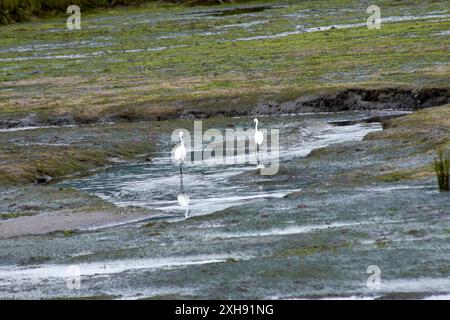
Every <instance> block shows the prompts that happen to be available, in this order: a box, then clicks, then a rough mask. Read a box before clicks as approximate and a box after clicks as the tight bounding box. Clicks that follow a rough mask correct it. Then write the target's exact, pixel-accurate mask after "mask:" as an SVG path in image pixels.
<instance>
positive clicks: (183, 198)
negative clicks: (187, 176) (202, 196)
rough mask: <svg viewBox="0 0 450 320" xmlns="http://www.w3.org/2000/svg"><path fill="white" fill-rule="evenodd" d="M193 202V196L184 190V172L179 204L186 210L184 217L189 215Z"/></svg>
mask: <svg viewBox="0 0 450 320" xmlns="http://www.w3.org/2000/svg"><path fill="white" fill-rule="evenodd" d="M190 202H191V198H190V197H189V195H188V194H187V193H186V192H185V191H184V186H183V173H180V192H179V193H178V204H179V205H180V206H181V207H182V208H183V209H185V210H186V212H185V214H184V218H185V219H187V218H188V217H189V203H190Z"/></svg>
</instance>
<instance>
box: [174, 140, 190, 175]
mask: <svg viewBox="0 0 450 320" xmlns="http://www.w3.org/2000/svg"><path fill="white" fill-rule="evenodd" d="M179 136H180V141H181V144H180V145H179V146H178V147H177V148H176V149H175V160H176V161H179V162H180V174H181V175H182V174H183V169H182V167H183V162H184V160H185V159H186V154H187V152H186V147H185V146H184V141H183V136H184V135H183V131H180V135H179Z"/></svg>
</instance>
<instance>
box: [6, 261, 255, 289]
mask: <svg viewBox="0 0 450 320" xmlns="http://www.w3.org/2000/svg"><path fill="white" fill-rule="evenodd" d="M228 259H236V260H239V259H243V258H241V257H236V256H231V255H199V256H185V257H162V258H152V259H133V260H115V261H103V262H102V261H100V262H92V263H79V264H76V266H77V267H79V270H80V274H79V275H80V276H81V277H92V276H102V275H112V274H118V273H122V272H129V271H134V270H160V269H172V268H178V267H188V266H192V265H203V264H211V263H222V262H226V261H227V260H228ZM246 259H249V257H247V258H246ZM69 267H70V265H65V264H43V265H36V266H26V267H22V266H2V267H0V286H5V285H11V284H13V283H14V282H17V281H20V282H24V281H30V282H39V281H42V280H48V279H51V278H53V279H55V278H60V279H61V278H62V279H65V278H67V277H69V276H70V275H69V274H68V268H69Z"/></svg>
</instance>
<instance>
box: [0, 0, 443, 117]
mask: <svg viewBox="0 0 450 320" xmlns="http://www.w3.org/2000/svg"><path fill="white" fill-rule="evenodd" d="M269 3H270V4H278V5H282V4H286V3H288V4H289V5H288V6H281V7H272V8H271V9H264V10H262V11H257V12H253V13H251V14H248V13H247V14H241V13H239V11H236V8H237V7H236V5H224V6H222V7H220V8H221V10H222V11H221V10H219V11H218V10H217V8H214V9H211V8H210V7H196V8H186V7H185V6H178V5H174V6H169V7H167V6H161V5H158V4H147V5H145V6H143V7H141V8H139V9H137V8H128V9H124V8H116V9H111V10H108V11H98V12H95V13H94V12H92V13H88V14H86V15H83V16H82V29H81V30H76V31H70V30H67V29H66V27H65V18H57V19H48V20H45V21H40V22H39V23H24V24H15V25H9V26H5V27H2V28H0V47H1V48H3V50H2V51H1V52H0V80H1V84H0V119H18V118H22V117H26V116H28V115H30V114H34V115H36V116H37V117H39V118H41V119H43V121H44V122H45V121H48V119H50V120H52V119H54V118H58V117H63V118H71V117H72V118H75V120H76V121H77V122H95V121H99V120H102V119H108V118H112V119H114V120H115V121H120V120H140V119H156V118H158V117H161V118H170V117H174V116H176V115H177V114H179V113H180V112H182V111H184V110H189V109H199V110H214V112H217V113H220V111H221V110H230V109H234V110H243V109H249V108H252V107H254V106H255V105H256V104H257V103H258V102H267V101H271V100H275V101H284V100H287V99H292V98H296V97H298V96H302V95H308V94H313V95H315V94H320V93H323V92H333V91H337V90H341V89H343V88H349V87H362V88H379V87H445V86H447V87H448V80H449V64H448V54H447V53H448V50H449V49H450V47H449V42H448V41H445V40H446V39H448V35H446V33H445V32H446V31H447V30H448V29H450V21H449V20H448V19H445V18H439V15H443V14H444V15H445V13H439V14H438V17H435V18H430V17H429V16H436V14H433V12H442V11H444V12H447V11H445V10H447V9H448V7H447V3H446V2H445V1H435V2H432V3H426V4H424V3H422V2H419V1H417V2H416V1H408V2H399V3H397V2H396V3H391V2H388V1H381V2H380V3H379V5H380V6H381V7H382V8H383V12H385V16H388V15H389V16H391V17H398V16H405V15H407V14H408V15H410V16H417V17H419V18H417V19H415V20H411V21H398V22H389V23H385V24H383V25H382V28H381V29H380V30H369V29H368V28H366V27H364V26H356V27H349V28H334V29H328V30H325V29H324V30H323V31H320V30H321V29H315V30H316V31H315V32H303V31H302V30H304V29H307V28H309V29H311V28H312V30H314V28H319V27H324V26H331V25H352V24H357V23H361V22H364V21H365V20H366V18H367V14H366V8H367V3H366V2H365V1H354V0H350V1H349V0H345V1H344V0H337V1H334V2H331V3H330V2H327V1H308V2H298V1H291V2H280V3H277V2H261V1H258V2H253V3H249V4H247V5H246V6H247V7H249V6H250V7H251V6H254V7H255V6H256V7H261V5H262V4H269ZM343 9H345V10H343ZM224 10H225V11H226V12H227V14H226V15H224V14H223V12H224ZM232 10H234V11H232ZM230 12H231V13H232V14H231V13H230ZM420 17H424V18H420ZM425 17H428V18H425ZM296 32H298V33H296Z"/></svg>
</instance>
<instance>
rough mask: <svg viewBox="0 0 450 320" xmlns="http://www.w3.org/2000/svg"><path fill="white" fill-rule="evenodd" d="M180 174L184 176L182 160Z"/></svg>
mask: <svg viewBox="0 0 450 320" xmlns="http://www.w3.org/2000/svg"><path fill="white" fill-rule="evenodd" d="M180 175H181V176H183V162H180Z"/></svg>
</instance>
